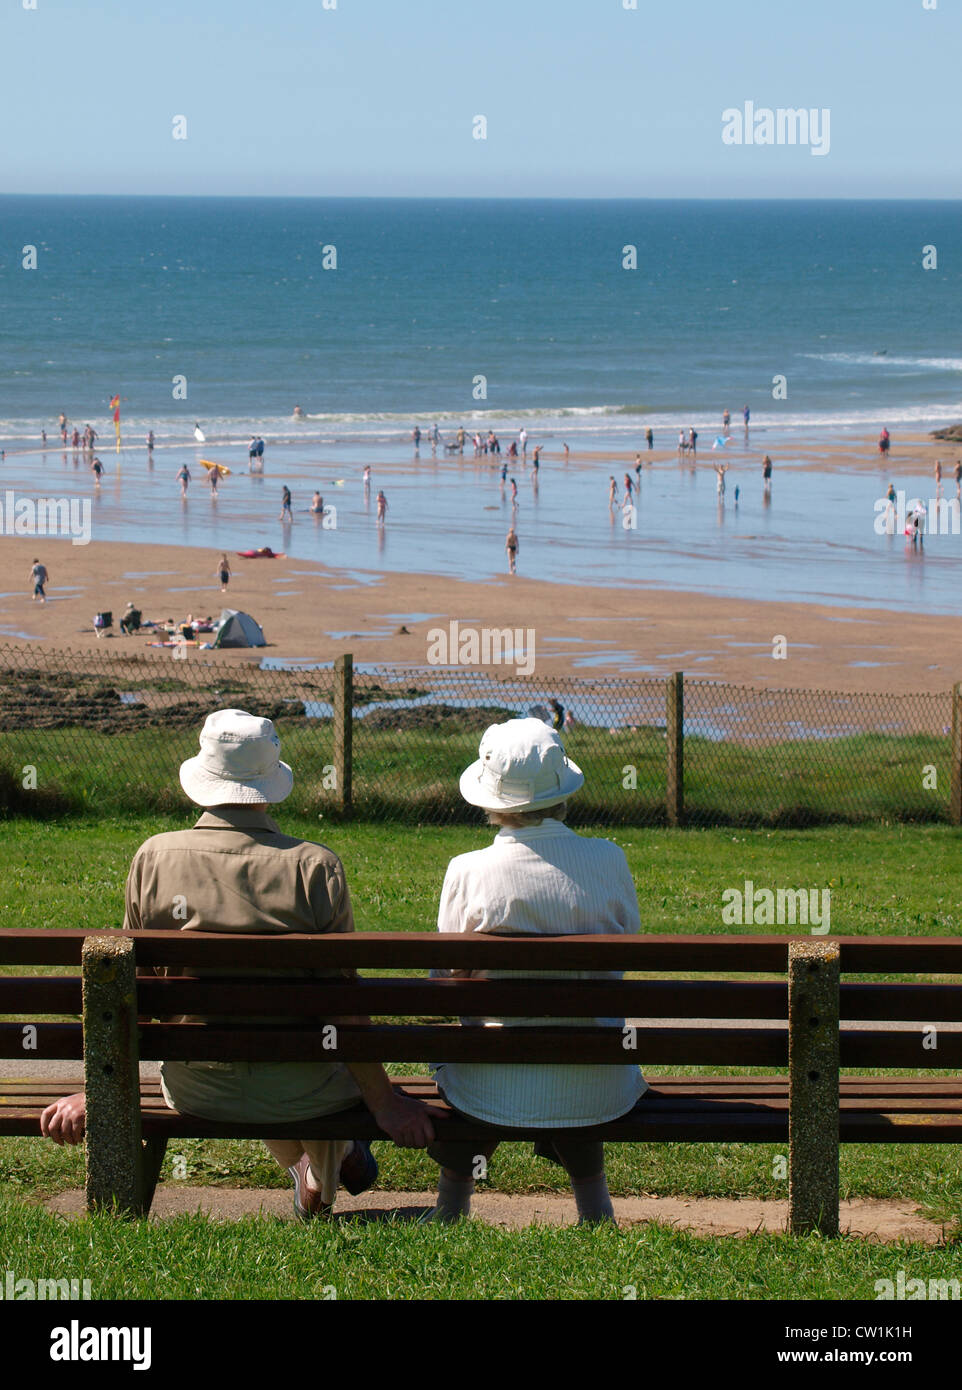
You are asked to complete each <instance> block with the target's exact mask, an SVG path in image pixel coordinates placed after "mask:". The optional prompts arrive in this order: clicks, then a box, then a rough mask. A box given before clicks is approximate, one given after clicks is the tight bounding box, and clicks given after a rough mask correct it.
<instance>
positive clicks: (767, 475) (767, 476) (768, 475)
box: [762, 454, 772, 492]
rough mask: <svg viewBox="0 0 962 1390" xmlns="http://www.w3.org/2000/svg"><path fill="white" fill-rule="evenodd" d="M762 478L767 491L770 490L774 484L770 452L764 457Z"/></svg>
mask: <svg viewBox="0 0 962 1390" xmlns="http://www.w3.org/2000/svg"><path fill="white" fill-rule="evenodd" d="M762 480H763V485H764V488H765V491H766V492H769V491H770V490H771V486H772V461H771V459H770V458H769V456H768V454H766V455H765V457H764V458H763V459H762Z"/></svg>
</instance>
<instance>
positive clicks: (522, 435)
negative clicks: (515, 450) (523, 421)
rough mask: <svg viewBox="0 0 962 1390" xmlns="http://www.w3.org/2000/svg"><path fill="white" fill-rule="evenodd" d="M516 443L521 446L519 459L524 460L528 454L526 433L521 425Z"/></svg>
mask: <svg viewBox="0 0 962 1390" xmlns="http://www.w3.org/2000/svg"><path fill="white" fill-rule="evenodd" d="M518 443H519V444H520V445H521V457H522V458H524V456H525V454H526V453H527V452H528V431H527V430H526V429H525V427H524V425H522V426H521V429H520V430H519V431H518Z"/></svg>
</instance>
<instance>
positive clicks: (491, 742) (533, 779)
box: [460, 719, 585, 811]
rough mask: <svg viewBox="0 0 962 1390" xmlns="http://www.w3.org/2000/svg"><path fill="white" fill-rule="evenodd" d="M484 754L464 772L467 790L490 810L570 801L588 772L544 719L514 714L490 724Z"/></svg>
mask: <svg viewBox="0 0 962 1390" xmlns="http://www.w3.org/2000/svg"><path fill="white" fill-rule="evenodd" d="M478 752H479V753H480V755H481V756H480V757H479V758H478V761H477V762H475V763H472V764H471V766H470V767H469V768H466V769H465V771H464V772H462V774H461V781H460V787H461V795H462V796H463V797H464V799H465V801H467V802H469V803H470V804H471V805H472V806H480V807H481V808H482V809H483V810H485V811H536V810H537V809H538V808H539V807H541V806H553V805H555V804H556V803H557V802H559V801H564V800H565V799H566V798H567V797H569V796H570V795H571V794H572V792H576V791H577V790H578V788H579V787H580V786H582V785H583V784H584V780H585V779H584V773H583V772H582V771H581V768H580V767H577V766H576V765H575V764H574V763H573V762H572V761H571V759H570V758H568V757H566V756H565V750H564V745H563V744H562V742H561V739H560V738H559V737H558V735H557V734H556V733H555V731H554V729H551V728H549V727H548V725H547V724H544V723H543V722H542V721H541V720H540V719H509V720H507V722H506V723H504V724H492V725H491V726H490V728H488V729H485V731H484V734H483V736H482V739H481V744H480V747H479V748H478Z"/></svg>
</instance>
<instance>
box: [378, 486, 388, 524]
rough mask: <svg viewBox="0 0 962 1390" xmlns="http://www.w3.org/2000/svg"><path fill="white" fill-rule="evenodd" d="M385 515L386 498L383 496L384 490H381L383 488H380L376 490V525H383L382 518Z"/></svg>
mask: <svg viewBox="0 0 962 1390" xmlns="http://www.w3.org/2000/svg"><path fill="white" fill-rule="evenodd" d="M386 515H387V498H386V497H385V496H384V491H383V489H381V490H380V491H379V492H378V494H377V524H378V526H383V525H384V518H385V516H386Z"/></svg>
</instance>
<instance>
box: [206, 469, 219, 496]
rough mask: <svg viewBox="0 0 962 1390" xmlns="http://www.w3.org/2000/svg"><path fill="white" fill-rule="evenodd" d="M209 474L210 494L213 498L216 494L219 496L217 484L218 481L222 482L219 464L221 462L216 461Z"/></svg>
mask: <svg viewBox="0 0 962 1390" xmlns="http://www.w3.org/2000/svg"><path fill="white" fill-rule="evenodd" d="M209 476H210V495H211V497H212V498H213V497H216V496H217V485H218V483H219V482H220V464H219V463H215V464H214V466H213V468H212V469H211V470H210V475H209Z"/></svg>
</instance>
